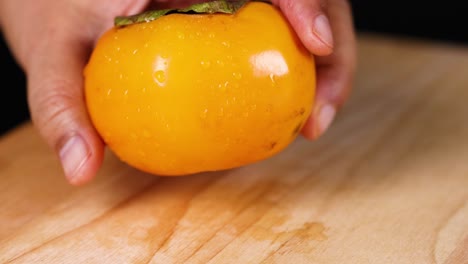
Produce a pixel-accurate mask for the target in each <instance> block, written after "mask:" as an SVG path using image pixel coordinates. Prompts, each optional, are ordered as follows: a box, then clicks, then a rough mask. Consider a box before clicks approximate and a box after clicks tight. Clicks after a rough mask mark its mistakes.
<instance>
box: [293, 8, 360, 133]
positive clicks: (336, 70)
mask: <svg viewBox="0 0 468 264" xmlns="http://www.w3.org/2000/svg"><path fill="white" fill-rule="evenodd" d="M327 8H328V14H329V17H330V20H331V25H332V29H333V32H334V33H335V34H334V37H335V49H334V51H333V53H332V54H331V55H329V56H325V57H316V64H317V95H316V99H315V104H314V111H313V112H312V113H313V114H312V115H311V116H310V118H309V120H308V121H307V123H306V125H305V126H304V129H303V131H302V132H303V135H304V136H305V137H307V138H309V139H316V138H318V137H319V136H320V135H322V134H323V133H324V132H325V131H326V130H327V129H328V127H329V126H330V125H331V124H332V122H333V120H334V118H335V115H336V113H337V111H338V110H339V109H340V108H341V106H342V105H343V104H344V102H345V101H346V100H347V98H348V96H349V93H350V91H351V88H352V83H353V77H354V74H355V70H356V60H357V59H356V39H355V32H354V26H353V19H352V13H351V8H350V5H349V3H348V2H347V1H344V0H329V1H328V7H327Z"/></svg>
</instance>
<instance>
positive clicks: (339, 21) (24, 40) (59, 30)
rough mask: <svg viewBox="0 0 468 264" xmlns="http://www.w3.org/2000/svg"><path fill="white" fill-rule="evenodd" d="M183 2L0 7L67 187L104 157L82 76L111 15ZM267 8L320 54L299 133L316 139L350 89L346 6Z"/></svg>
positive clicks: (25, 0)
mask: <svg viewBox="0 0 468 264" xmlns="http://www.w3.org/2000/svg"><path fill="white" fill-rule="evenodd" d="M187 2H196V1H183V0H182V1H177V0H173V1H164V0H159V1H149V0H101V1H93V0H63V1H56V0H5V1H2V2H0V26H1V27H2V30H3V33H4V35H5V37H6V39H7V41H8V43H9V46H10V47H11V50H12V52H13V54H14V55H15V58H16V59H17V61H18V63H19V64H20V65H21V66H22V68H23V70H24V71H25V73H26V76H27V90H28V103H29V107H30V112H31V117H32V121H33V123H34V125H35V127H36V128H37V129H38V130H39V132H40V134H41V135H42V137H43V138H44V139H45V141H46V142H47V143H48V145H49V146H50V147H51V148H53V149H54V150H55V151H56V153H57V155H58V156H59V158H60V160H61V163H62V166H63V169H64V173H65V176H66V177H67V179H68V181H69V182H70V183H71V184H74V185H80V184H84V183H86V182H88V181H90V180H91V179H92V178H93V177H94V176H95V175H96V173H97V171H98V170H99V168H100V167H101V164H102V160H103V156H104V143H103V141H102V139H101V138H100V137H99V135H98V133H97V132H96V130H95V129H94V127H93V125H92V123H91V121H90V119H89V116H88V115H87V111H86V107H85V103H84V96H83V76H82V72H83V68H84V66H85V65H86V63H87V60H88V57H89V54H90V52H91V51H92V48H93V44H94V43H95V41H96V40H97V39H98V37H99V36H100V35H101V34H102V33H103V32H105V31H106V30H107V29H109V28H110V27H111V26H112V23H113V19H114V17H115V16H117V15H131V14H135V13H139V12H141V11H143V10H144V9H145V8H147V7H148V6H149V5H150V4H151V5H153V4H156V5H158V4H160V5H165V7H167V5H168V3H170V5H171V6H174V5H180V6H182V5H184V4H187ZM272 2H273V3H274V4H275V5H278V6H279V7H280V8H281V10H283V12H284V14H285V15H286V17H287V18H288V19H289V21H290V23H291V25H292V26H293V27H294V29H295V30H296V32H297V33H298V35H299V37H300V39H301V40H302V41H303V43H304V45H305V46H306V47H307V48H308V49H309V50H310V51H311V53H313V54H314V55H317V56H320V57H317V65H318V93H317V102H316V105H315V110H314V113H313V114H312V115H311V117H310V118H309V121H308V122H307V124H306V126H305V127H304V130H303V135H304V136H306V137H307V138H310V139H315V138H317V137H318V136H319V135H320V134H322V133H323V132H324V131H325V129H326V128H327V127H328V126H329V124H330V123H331V121H332V119H333V117H334V115H335V114H336V111H337V110H338V109H339V107H340V106H341V104H342V103H343V102H344V100H345V99H346V97H347V95H348V92H349V90H350V87H351V82H352V77H353V74H354V67H355V66H354V65H355V54H354V53H355V51H354V48H355V40H354V32H353V27H352V21H351V12H350V8H349V5H348V3H347V2H346V1H345V0H328V1H327V5H326V6H323V5H320V3H319V0H273V1H272ZM152 7H153V6H152ZM327 16H328V19H327ZM328 20H329V21H330V22H331V28H330V26H329V25H328ZM332 32H333V34H332ZM332 35H333V36H332ZM333 37H334V39H333Z"/></svg>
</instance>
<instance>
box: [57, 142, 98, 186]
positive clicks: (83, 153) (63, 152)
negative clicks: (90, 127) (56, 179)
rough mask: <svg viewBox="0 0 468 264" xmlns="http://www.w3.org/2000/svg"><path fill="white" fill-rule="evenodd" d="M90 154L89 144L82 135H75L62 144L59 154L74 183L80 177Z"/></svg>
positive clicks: (68, 177) (67, 173)
mask: <svg viewBox="0 0 468 264" xmlns="http://www.w3.org/2000/svg"><path fill="white" fill-rule="evenodd" d="M90 154H91V152H90V150H89V148H88V145H87V144H86V142H85V141H84V140H83V138H82V137H81V136H80V135H74V136H73V137H71V138H70V139H68V141H66V143H65V144H64V145H63V146H62V148H61V149H60V152H59V155H60V160H61V162H62V167H63V170H64V172H65V177H67V179H68V181H69V182H71V183H73V182H75V181H76V180H77V178H79V174H78V173H79V171H80V169H81V167H82V166H83V165H84V164H85V162H86V161H87V160H88V158H89V156H90Z"/></svg>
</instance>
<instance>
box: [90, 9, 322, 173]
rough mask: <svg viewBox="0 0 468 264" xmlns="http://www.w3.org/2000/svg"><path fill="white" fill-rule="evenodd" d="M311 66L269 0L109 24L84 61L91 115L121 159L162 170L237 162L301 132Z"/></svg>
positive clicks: (269, 152) (311, 90) (274, 149)
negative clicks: (225, 9)
mask: <svg viewBox="0 0 468 264" xmlns="http://www.w3.org/2000/svg"><path fill="white" fill-rule="evenodd" d="M314 94H315V64H314V59H313V57H312V56H311V55H310V54H309V52H308V51H307V50H306V49H305V48H304V46H303V45H302V44H301V42H300V41H299V39H298V38H297V36H296V35H295V32H294V31H293V29H292V28H291V27H290V25H289V24H288V22H287V20H286V19H285V18H284V17H283V16H282V14H281V12H280V11H279V10H278V9H277V8H276V7H274V6H273V5H271V4H268V3H263V2H247V3H246V4H245V5H244V6H243V7H241V8H240V9H239V10H238V11H237V12H235V13H234V14H221V13H214V14H207V13H203V14H185V13H184V14H182V13H171V14H168V15H165V16H162V17H159V18H157V19H155V20H152V21H149V22H143V23H133V24H131V25H127V26H123V27H118V26H116V27H114V28H112V29H110V30H109V31H108V32H106V33H105V34H104V35H103V36H102V38H100V39H99V40H98V42H97V44H96V46H95V49H94V51H93V53H92V55H91V57H90V60H89V63H88V65H87V66H86V69H85V96H86V103H87V107H88V110H89V114H90V117H91V120H92V122H93V123H94V125H95V127H96V129H97V131H98V132H99V133H100V135H101V136H102V138H103V140H104V141H105V142H106V144H107V145H108V147H109V148H110V149H111V150H112V151H113V152H114V153H115V154H116V155H117V156H118V157H119V158H120V159H122V160H123V161H124V162H126V163H128V164H129V165H131V166H133V167H135V168H138V169H140V170H142V171H146V172H149V173H153V174H159V175H184V174H192V173H198V172H203V171H216V170H224V169H230V168H235V167H239V166H242V165H246V164H250V163H253V162H257V161H260V160H264V159H266V158H268V157H271V156H273V155H275V154H276V153H278V152H280V151H282V150H283V149H284V148H286V147H287V146H288V145H289V144H290V143H291V142H292V141H293V140H294V139H295V138H296V137H297V135H298V133H299V131H300V130H301V128H302V126H303V125H304V123H305V120H306V119H307V117H308V116H309V114H310V112H311V109H312V104H313V99H314Z"/></svg>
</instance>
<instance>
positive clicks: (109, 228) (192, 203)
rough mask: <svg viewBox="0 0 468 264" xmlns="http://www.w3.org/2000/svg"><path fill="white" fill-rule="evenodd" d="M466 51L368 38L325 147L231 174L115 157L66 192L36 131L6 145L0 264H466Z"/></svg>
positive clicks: (301, 143) (302, 149) (0, 146)
mask: <svg viewBox="0 0 468 264" xmlns="http://www.w3.org/2000/svg"><path fill="white" fill-rule="evenodd" d="M467 102H468V47H463V46H461V47H460V46H455V45H448V44H440V43H439V44H438V43H427V42H422V41H414V40H403V39H396V38H389V37H383V36H374V35H364V34H361V35H359V67H358V74H357V79H356V83H355V89H354V91H353V93H352V96H351V99H350V101H349V102H348V103H347V104H346V106H345V107H344V108H343V109H342V111H341V113H340V115H339V116H338V119H337V121H336V123H335V124H334V125H333V127H332V128H331V130H330V131H329V132H328V133H327V134H326V135H325V136H324V137H322V138H321V139H320V140H318V141H315V142H308V141H305V140H303V139H298V140H297V141H296V142H295V143H294V144H293V145H291V146H290V147H289V148H288V149H287V150H285V151H284V152H283V153H281V154H279V155H277V156H275V157H274V158H271V159H269V160H266V161H264V162H261V163H258V164H254V165H251V166H247V167H244V168H239V169H235V170H231V171H225V172H218V173H207V174H200V175H194V176H189V177H179V178H158V177H155V176H150V175H146V174H144V173H141V172H138V171H136V170H133V169H131V168H129V167H128V166H126V165H124V164H122V163H121V162H119V161H118V160H117V159H116V158H115V157H114V156H112V154H111V153H107V154H106V155H107V156H106V160H105V163H104V164H105V165H104V167H103V169H102V170H101V171H100V173H99V176H98V177H97V179H96V180H95V181H94V182H93V183H91V184H89V185H86V186H84V187H79V188H78V187H72V186H69V185H67V183H66V182H65V180H64V177H63V175H62V172H61V169H60V167H59V164H58V161H57V160H56V158H55V156H54V155H53V154H52V153H51V152H50V151H49V149H48V148H46V146H45V145H44V143H43V142H42V141H41V139H40V138H39V137H38V135H37V134H36V131H35V130H34V129H33V127H32V126H31V125H30V124H24V125H23V126H21V127H18V128H17V129H15V130H13V131H12V132H11V133H9V134H7V135H6V136H4V137H3V138H1V139H0V201H1V203H0V212H1V214H0V263H113V264H114V263H165V264H166V263H167V264H170V263H294V264H295V263H359V264H362V263H379V264H384V263H392V264H394V263H399V264H404V263H412V264H413V263H438V264H466V263H468V103H467Z"/></svg>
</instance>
